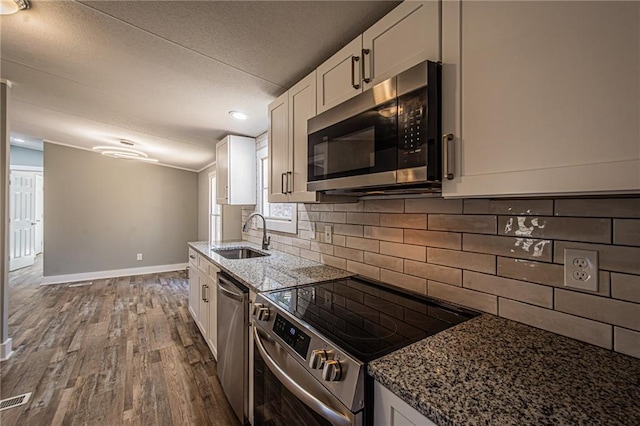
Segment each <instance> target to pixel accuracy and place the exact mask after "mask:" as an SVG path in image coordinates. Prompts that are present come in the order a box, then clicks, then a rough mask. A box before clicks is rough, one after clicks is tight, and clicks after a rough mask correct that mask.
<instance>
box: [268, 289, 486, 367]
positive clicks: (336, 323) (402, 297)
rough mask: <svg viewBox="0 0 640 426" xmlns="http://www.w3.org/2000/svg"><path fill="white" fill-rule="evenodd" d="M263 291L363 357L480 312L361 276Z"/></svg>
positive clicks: (364, 359)
mask: <svg viewBox="0 0 640 426" xmlns="http://www.w3.org/2000/svg"><path fill="white" fill-rule="evenodd" d="M263 295H264V296H266V297H267V298H269V299H270V300H271V301H273V302H274V303H276V304H278V306H279V307H281V308H282V309H284V310H286V311H287V312H289V313H290V314H292V315H293V316H295V317H297V318H298V319H300V320H301V321H302V322H304V323H306V324H308V325H310V326H311V327H313V328H314V329H316V330H317V331H318V332H320V333H321V334H322V335H324V336H325V337H326V338H328V339H329V340H331V341H332V342H333V343H334V344H335V345H337V346H338V347H340V349H342V350H343V351H345V352H347V353H349V354H350V355H351V356H353V357H354V358H357V359H359V360H360V361H362V362H370V361H372V360H374V359H376V358H379V357H381V356H383V355H386V354H388V353H390V352H393V351H395V350H397V349H400V348H402V347H404V346H406V345H409V344H411V343H414V342H417V341H418V340H421V339H423V338H425V337H428V336H431V335H433V334H435V333H438V332H439V331H442V330H445V329H447V328H449V327H452V326H454V325H456V324H459V323H461V322H464V321H466V320H468V319H471V318H473V317H475V316H477V315H478V313H476V312H473V311H469V310H466V309H462V308H458V307H453V306H450V305H445V304H442V303H441V302H438V301H435V300H433V299H429V298H426V297H420V296H417V295H410V294H406V293H402V292H399V291H396V290H393V289H390V288H387V287H384V286H382V285H380V284H378V283H374V282H371V281H367V280H364V279H359V278H349V279H344V280H338V281H331V282H327V283H319V284H311V285H308V286H305V287H298V288H290V289H285V290H276V291H272V292H269V293H266V294H264V293H263Z"/></svg>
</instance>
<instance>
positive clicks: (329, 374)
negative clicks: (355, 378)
mask: <svg viewBox="0 0 640 426" xmlns="http://www.w3.org/2000/svg"><path fill="white" fill-rule="evenodd" d="M322 378H323V379H324V380H326V381H327V382H337V381H339V380H342V363H341V362H340V361H338V360H335V359H330V360H327V362H325V364H324V369H323V370H322Z"/></svg>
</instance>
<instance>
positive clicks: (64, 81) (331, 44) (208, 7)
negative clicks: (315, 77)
mask: <svg viewBox="0 0 640 426" xmlns="http://www.w3.org/2000/svg"><path fill="white" fill-rule="evenodd" d="M397 4H398V2H381V1H354V2H351V1H338V2H325V1H318V2H309V1H306V2H290V1H285V2H275V1H262V2H245V1H229V2H218V1H178V2H173V1H82V2H75V1H37V0H34V1H32V2H31V5H32V7H31V9H29V10H27V11H22V12H19V13H17V14H15V15H9V16H3V17H2V18H0V38H1V44H0V58H1V63H0V76H1V77H2V78H5V79H8V80H11V81H12V82H13V84H14V85H13V90H12V100H11V110H10V118H11V130H12V132H16V133H20V134H23V135H28V136H31V137H34V138H41V139H44V140H50V141H54V142H58V143H64V144H68V145H74V146H79V147H85V148H91V147H92V146H95V145H104V144H117V143H118V141H119V139H129V140H132V141H134V142H135V143H136V147H137V148H139V149H143V150H145V151H147V152H148V153H149V154H150V156H152V157H155V158H158V159H159V160H160V161H161V162H162V163H164V164H167V165H173V166H177V167H183V168H187V169H190V170H199V169H200V168H202V167H204V166H205V165H207V164H209V163H210V162H211V161H213V159H214V146H215V142H216V141H218V140H219V139H221V138H222V137H224V136H225V135H226V134H230V133H232V134H240V135H248V136H257V135H259V134H260V133H262V132H264V131H265V130H266V128H267V105H268V104H269V102H271V100H273V99H274V98H275V97H276V96H278V95H279V94H281V93H282V92H284V91H285V90H286V89H287V88H288V87H290V86H291V85H293V84H294V83H295V82H296V81H298V80H299V79H301V78H302V77H304V76H305V75H306V74H307V73H309V72H311V71H312V70H313V69H314V68H315V67H316V66H317V65H319V64H320V63H322V62H323V61H324V60H325V59H327V58H328V57H329V56H331V54H332V53H334V52H335V51H337V50H338V49H340V48H341V47H342V46H343V45H345V44H346V43H348V42H349V41H351V40H352V39H353V38H355V37H356V36H357V35H358V34H360V33H361V32H363V31H364V30H365V29H366V28H368V27H369V26H370V25H371V24H373V23H374V22H375V21H377V20H378V19H379V18H380V17H382V16H384V15H385V14H386V13H387V12H388V11H389V10H391V9H392V8H393V7H395V6H396V5H397ZM230 110H239V111H243V112H245V113H246V114H247V115H249V119H248V120H246V121H238V120H235V119H233V118H231V117H230V116H229V115H228V111H230Z"/></svg>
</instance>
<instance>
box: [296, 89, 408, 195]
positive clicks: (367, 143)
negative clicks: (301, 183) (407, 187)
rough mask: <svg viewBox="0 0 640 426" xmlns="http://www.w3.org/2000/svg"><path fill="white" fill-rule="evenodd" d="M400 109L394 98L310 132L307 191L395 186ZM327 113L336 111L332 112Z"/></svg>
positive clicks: (331, 112)
mask: <svg viewBox="0 0 640 426" xmlns="http://www.w3.org/2000/svg"><path fill="white" fill-rule="evenodd" d="M336 108H340V106H338V107H336ZM397 110H398V104H397V99H396V98H395V97H394V98H393V99H391V100H390V101H386V102H384V103H382V104H379V105H377V106H374V107H372V108H370V109H367V110H366V111H364V112H360V113H358V114H356V115H354V116H351V117H350V118H347V119H346V120H343V121H340V122H337V123H335V124H331V125H328V126H327V127H324V128H321V129H320V130H317V131H314V132H313V133H310V134H309V135H308V140H307V142H308V146H307V148H308V150H307V155H308V163H307V164H308V174H307V189H308V190H310V191H324V190H332V189H343V188H360V187H366V186H379V185H389V184H395V183H396V169H397V167H398V115H397ZM327 113H330V114H334V113H335V112H334V111H333V110H330V111H327ZM325 114H326V113H325ZM323 118H324V115H323V116H318V117H317V118H316V121H314V123H317V124H320V123H321V122H322V120H323Z"/></svg>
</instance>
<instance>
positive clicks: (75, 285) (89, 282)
mask: <svg viewBox="0 0 640 426" xmlns="http://www.w3.org/2000/svg"><path fill="white" fill-rule="evenodd" d="M91 284H93V281H86V282H83V283H77V284H71V285H70V286H69V288H72V287H85V286H88V285H91Z"/></svg>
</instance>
